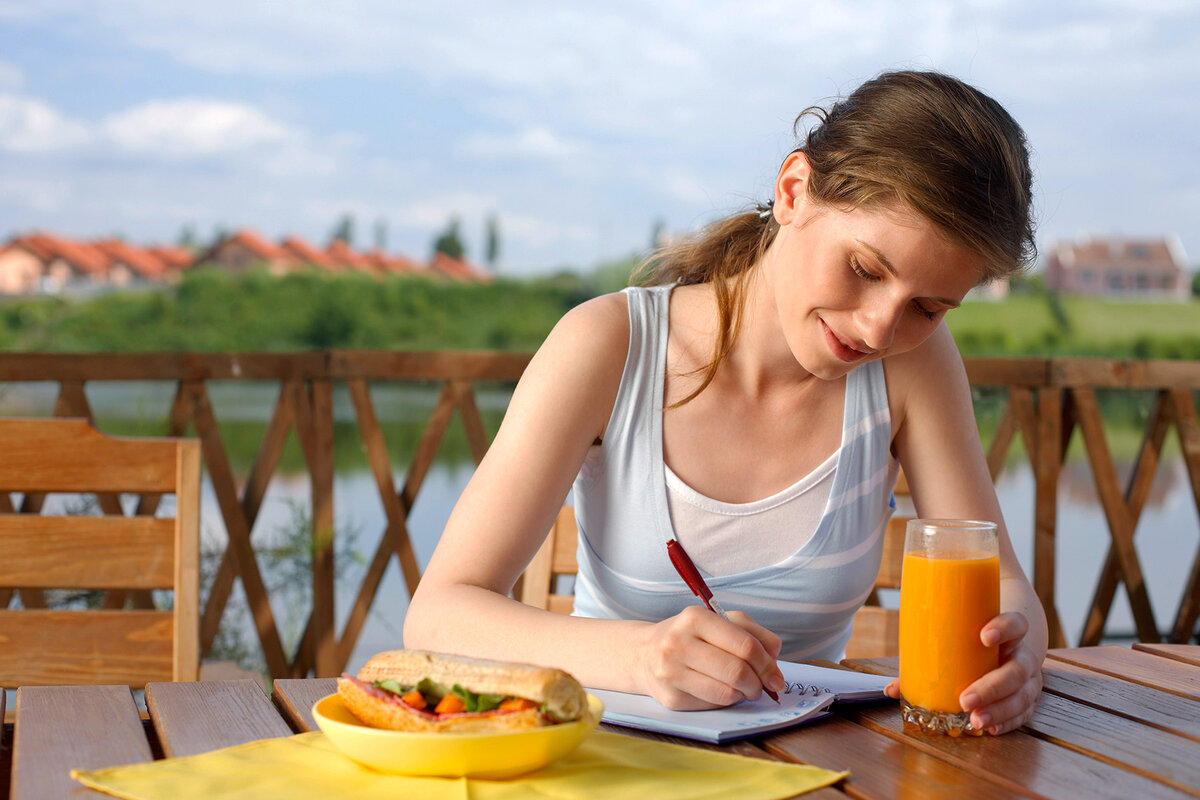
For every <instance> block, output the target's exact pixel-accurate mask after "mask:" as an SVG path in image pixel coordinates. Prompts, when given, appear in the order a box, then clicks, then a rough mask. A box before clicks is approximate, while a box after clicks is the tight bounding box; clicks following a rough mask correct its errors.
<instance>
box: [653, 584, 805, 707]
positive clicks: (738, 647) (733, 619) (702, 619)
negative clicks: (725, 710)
mask: <svg viewBox="0 0 1200 800" xmlns="http://www.w3.org/2000/svg"><path fill="white" fill-rule="evenodd" d="M729 618H730V619H729V620H725V619H723V618H721V616H720V615H718V614H714V613H713V612H711V611H709V610H708V609H707V608H703V607H701V606H689V607H688V608H686V609H684V610H683V611H681V612H680V613H678V614H676V615H675V616H673V617H669V618H668V619H665V620H663V621H662V622H658V623H654V624H652V625H650V626H649V627H648V628H647V631H646V636H645V639H644V640H643V641H642V642H640V643H639V645H640V646H638V647H637V648H636V650H635V653H636V657H637V659H638V676H637V679H638V684H639V685H640V687H641V691H642V693H643V694H648V695H650V696H651V697H653V698H654V699H656V700H658V701H659V702H660V703H662V704H663V705H664V706H666V707H667V708H673V709H676V710H680V711H695V710H700V709H706V708H719V707H722V706H729V705H733V704H734V703H737V702H740V701H741V700H754V699H757V698H758V697H759V696H760V695H761V694H762V690H763V687H764V686H765V687H766V688H768V689H770V690H772V691H775V692H781V691H783V690H784V688H785V684H784V680H783V674H782V673H781V672H780V671H779V666H778V665H777V664H776V659H778V657H779V649H780V646H781V642H780V639H779V637H778V636H776V635H775V634H774V633H771V631H769V630H767V629H766V628H764V627H763V626H761V625H759V624H758V623H757V622H755V621H754V620H753V619H751V618H750V617H749V616H747V615H746V614H743V613H742V612H740V611H731V612H730V613H729Z"/></svg>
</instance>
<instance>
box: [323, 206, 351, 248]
mask: <svg viewBox="0 0 1200 800" xmlns="http://www.w3.org/2000/svg"><path fill="white" fill-rule="evenodd" d="M339 240H340V241H343V242H345V243H346V244H347V245H348V246H349V247H353V246H354V216H353V215H352V214H343V215H342V218H341V219H339V220H338V223H337V225H335V226H334V227H333V232H332V233H331V234H330V235H329V243H330V244H333V243H334V242H336V241H339Z"/></svg>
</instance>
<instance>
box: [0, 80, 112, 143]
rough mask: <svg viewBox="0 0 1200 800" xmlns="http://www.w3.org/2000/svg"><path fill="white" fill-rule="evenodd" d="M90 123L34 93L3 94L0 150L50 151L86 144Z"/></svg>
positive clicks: (88, 139) (88, 138)
mask: <svg viewBox="0 0 1200 800" xmlns="http://www.w3.org/2000/svg"><path fill="white" fill-rule="evenodd" d="M91 140H92V133H91V131H90V130H88V127H87V126H86V125H84V124H83V123H81V122H78V121H76V120H72V119H68V118H67V117H65V116H63V115H62V114H60V113H59V112H58V111H57V110H55V109H54V108H51V107H50V106H49V105H47V104H46V103H43V102H42V101H40V100H36V99H34V98H31V97H23V96H21V95H15V94H0V150H9V151H12V152H14V153H50V152H54V151H58V150H64V149H70V148H75V147H79V146H81V145H84V144H87V143H88V142H89V141H91Z"/></svg>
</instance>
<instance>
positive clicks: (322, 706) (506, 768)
mask: <svg viewBox="0 0 1200 800" xmlns="http://www.w3.org/2000/svg"><path fill="white" fill-rule="evenodd" d="M312 712H313V718H314V719H316V721H317V726H318V727H320V729H321V730H322V731H323V732H324V733H325V735H326V736H328V737H329V741H331V742H333V744H334V746H335V747H337V749H338V750H341V751H342V753H344V754H345V755H347V756H349V757H350V758H352V759H354V760H355V761H357V762H359V763H360V764H365V765H366V766H368V767H371V768H373V769H378V770H382V771H384V772H398V773H403V774H405V775H438V776H443V777H462V776H470V777H474V778H507V777H510V776H513V775H520V774H521V773H523V772H532V771H533V770H535V769H539V768H541V767H544V766H546V765H547V764H549V763H551V762H552V761H556V760H557V759H560V758H562V757H563V756H565V755H566V754H567V753H569V752H571V751H572V750H574V749H575V748H576V747H578V746H579V743H580V742H582V741H583V739H584V737H585V736H587V735H588V734H589V733H590V732H591V730H592V728H594V727H596V723H598V722H599V721H600V715H601V714H602V713H604V704H603V703H601V702H600V699H599V698H597V697H595V696H594V695H590V694H589V695H588V713H587V715H586V716H585V717H584V718H583V719H581V720H579V721H577V722H564V723H562V724H559V725H547V726H546V727H543V728H531V729H530V730H525V731H513V732H509V733H407V732H403V731H385V730H381V729H379V728H372V727H370V726H369V725H367V724H366V723H364V722H362V721H360V720H359V719H358V717H356V716H354V715H353V714H351V713H350V710H349V709H347V708H346V706H345V705H343V704H342V699H341V698H340V697H338V696H337V695H336V694H331V695H329V696H328V697H324V698H322V699H320V700H318V701H317V702H316V703H315V704H313V708H312Z"/></svg>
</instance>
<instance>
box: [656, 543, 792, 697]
mask: <svg viewBox="0 0 1200 800" xmlns="http://www.w3.org/2000/svg"><path fill="white" fill-rule="evenodd" d="M667 556H668V557H669V558H670V559H671V566H673V567H675V571H676V572H678V573H679V577H681V578H683V582H684V583H686V584H687V586H688V588H689V589H691V590H692V594H694V595H696V596H697V597H699V598H700V599H701V600H702V601H704V605H706V606H708V610H709V611H712V612H715V613H717V614H720V615H721V616H722V617H724V618H725V619H727V620H729V615H728V614H726V613H725V609H723V608H721V604H720V603H718V602H717V598H715V597H713V593H712V589H710V588H708V584H707V583H705V582H704V578H703V577H702V576H701V575H700V570H698V569H696V565H695V564H693V563H692V559H691V556H689V555H688V554H687V551H686V550H684V549H683V545H681V544H680V543H679V542H678V541H676V540H675V539H668V540H667ZM729 621H730V622H732V620H729ZM763 691H764V692H765V693H766V695H767V697H769V698H771V699H772V700H774V701H775V702H776V703H778V702H779V695H777V694H775V692H772V691H771V690H770V689H768V688H767V687H766V686H764V687H763Z"/></svg>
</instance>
